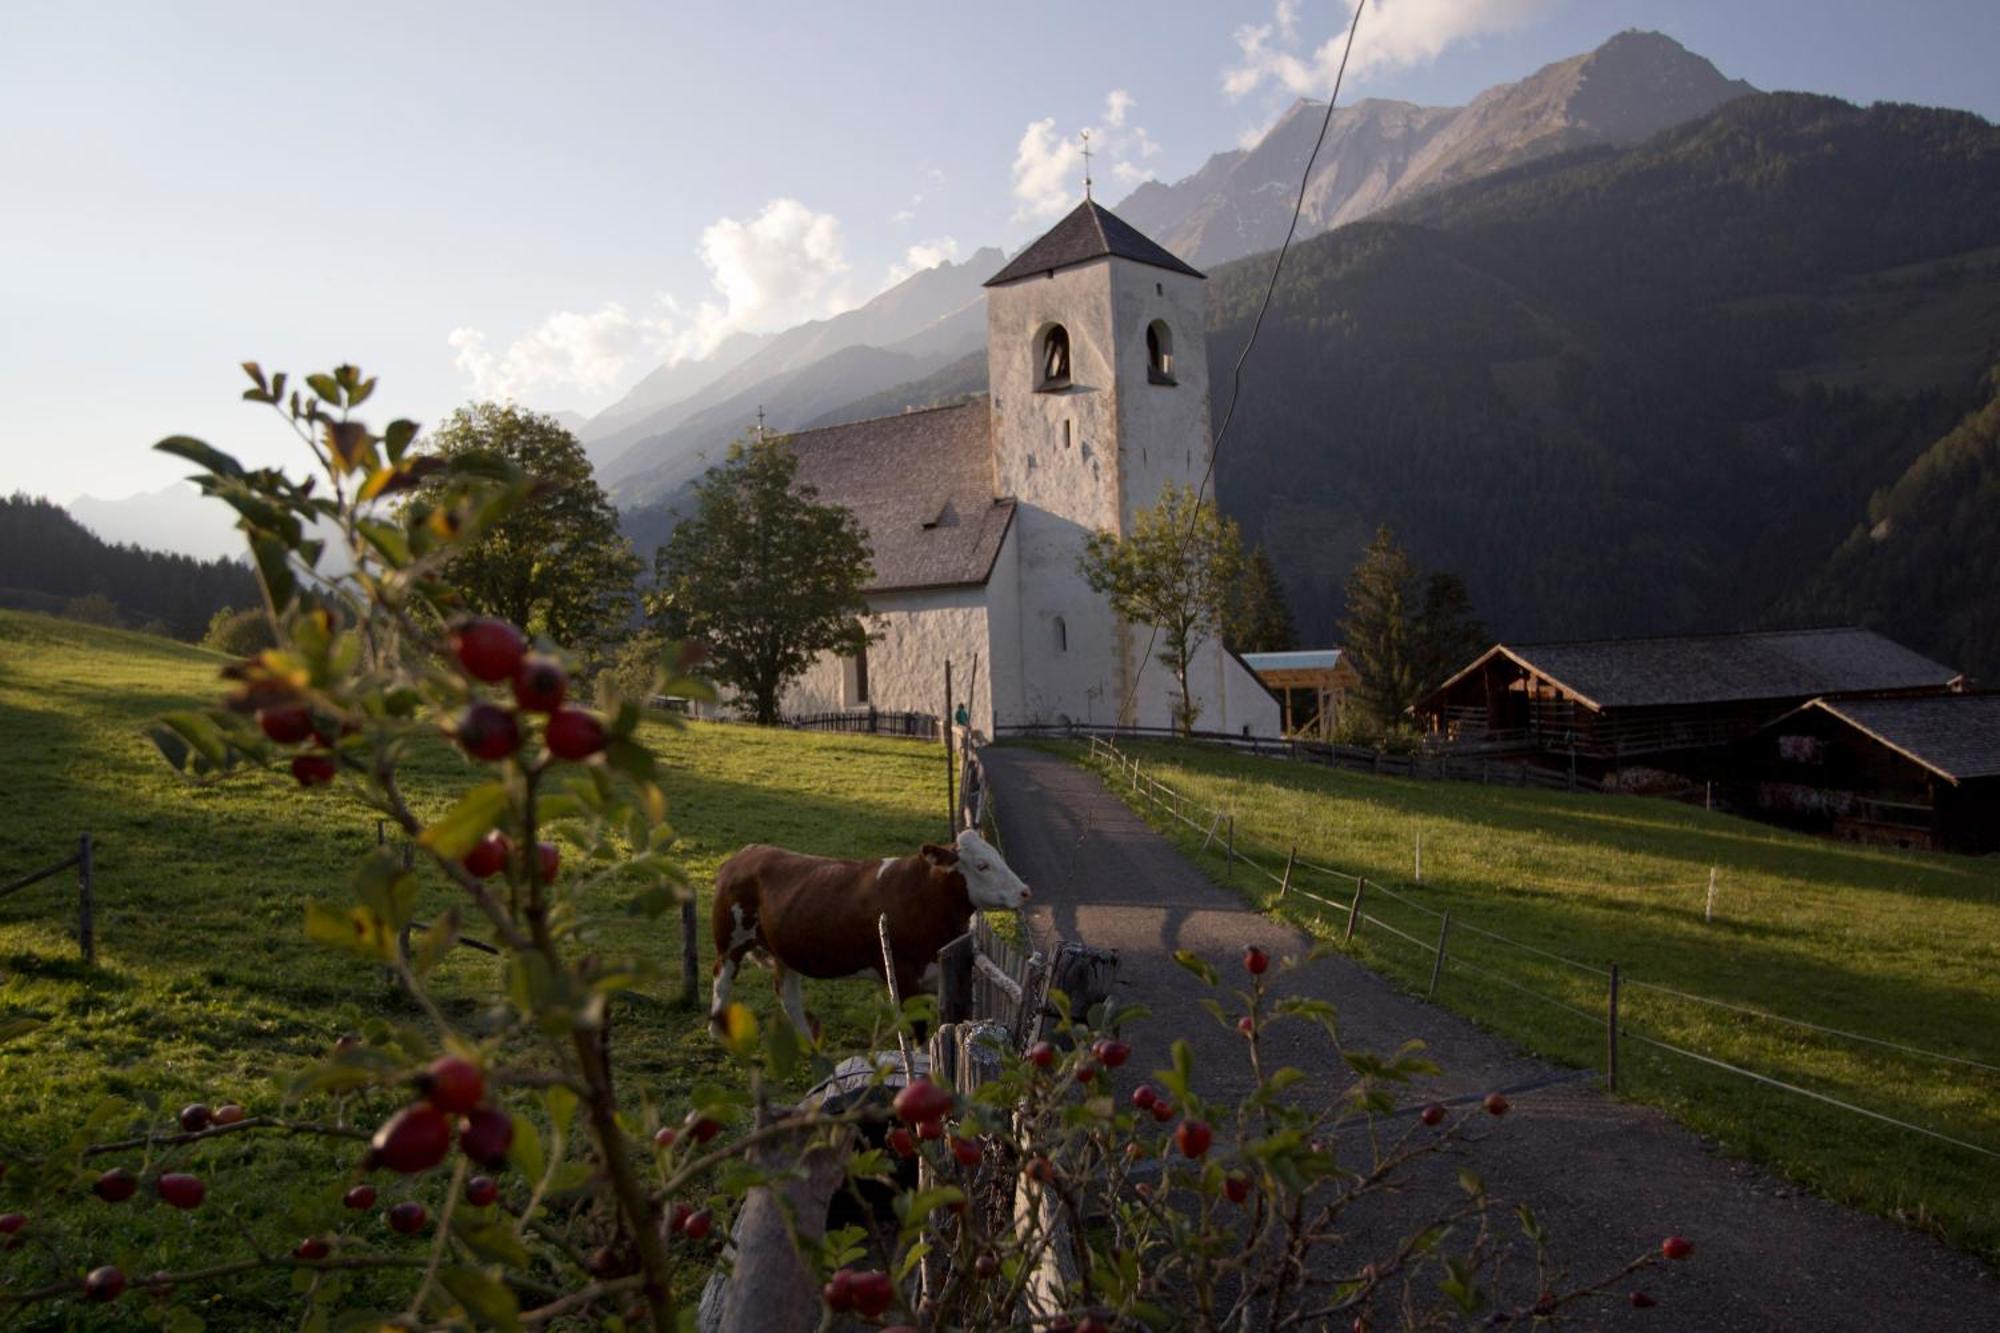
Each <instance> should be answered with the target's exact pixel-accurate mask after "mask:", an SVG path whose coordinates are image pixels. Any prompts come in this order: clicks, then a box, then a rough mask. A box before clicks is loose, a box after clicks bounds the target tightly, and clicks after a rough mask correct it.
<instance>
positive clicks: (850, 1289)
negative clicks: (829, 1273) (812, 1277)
mask: <svg viewBox="0 0 2000 1333" xmlns="http://www.w3.org/2000/svg"><path fill="white" fill-rule="evenodd" d="M819 1295H820V1299H821V1300H823V1301H825V1302H826V1308H827V1309H829V1310H832V1311H833V1312H834V1313H835V1314H846V1313H847V1312H848V1311H849V1310H852V1309H853V1308H854V1270H853V1269H851V1268H843V1269H841V1270H840V1271H839V1272H838V1273H835V1274H834V1275H833V1277H832V1278H831V1279H829V1280H828V1282H827V1284H826V1285H825V1286H823V1287H821V1288H820V1289H819Z"/></svg>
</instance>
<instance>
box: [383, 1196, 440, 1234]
mask: <svg viewBox="0 0 2000 1333" xmlns="http://www.w3.org/2000/svg"><path fill="white" fill-rule="evenodd" d="M388 1220H389V1229H390V1230H391V1231H393V1232H395V1233H396V1234H397V1235H399V1236H414V1235H416V1234H417V1233H418V1232H419V1231H422V1230H423V1229H424V1223H426V1222H428V1221H430V1220H431V1215H430V1211H429V1210H428V1209H426V1208H425V1207H424V1206H423V1205H422V1204H420V1203H418V1202H417V1201H416V1200H414V1199H405V1200H404V1201H403V1202H402V1203H399V1204H397V1205H396V1206H395V1207H394V1208H391V1209H390V1210H389V1218H388Z"/></svg>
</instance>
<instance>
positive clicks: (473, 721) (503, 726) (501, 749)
mask: <svg viewBox="0 0 2000 1333" xmlns="http://www.w3.org/2000/svg"><path fill="white" fill-rule="evenodd" d="M458 744H459V748H461V749H463V750H464V751H465V752H466V753H467V754H469V755H471V756H472V757H473V758H474V759H484V760H486V761H487V762H488V763H492V762H494V761H495V760H500V759H505V758H506V757H507V756H508V755H510V754H512V753H514V751H516V750H518V749H520V748H521V724H520V722H519V721H517V720H516V719H515V717H514V715H513V714H512V713H510V712H508V711H507V710H506V709H504V708H502V707H500V706H499V705H498V704H489V703H485V702H483V701H482V702H480V703H476V704H473V705H472V706H470V707H469V708H467V709H466V710H465V711H464V712H463V713H460V714H459V715H458Z"/></svg>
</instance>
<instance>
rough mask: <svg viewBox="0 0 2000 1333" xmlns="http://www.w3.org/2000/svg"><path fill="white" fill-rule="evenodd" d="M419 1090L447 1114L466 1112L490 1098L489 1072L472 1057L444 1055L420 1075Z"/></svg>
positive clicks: (432, 1062) (425, 1097)
mask: <svg viewBox="0 0 2000 1333" xmlns="http://www.w3.org/2000/svg"><path fill="white" fill-rule="evenodd" d="M417 1091H418V1092H420V1093H422V1094H423V1096H424V1100H425V1101H427V1102H429V1103H430V1104H431V1105H432V1106H435V1107H437V1109H438V1110H440V1111H443V1112H444V1113H445V1114H446V1115H463V1114H464V1113H465V1112H467V1111H470V1110H471V1109H472V1108H473V1107H475V1106H477V1105H479V1103H480V1102H482V1101H484V1100H485V1099H486V1074H485V1073H484V1071H482V1070H481V1069H480V1068H479V1066H478V1065H476V1064H474V1063H472V1061H470V1060H461V1059H460V1058H459V1057H457V1056H455V1055H441V1056H439V1057H438V1058H437V1059H435V1060H433V1061H431V1063H430V1067H429V1068H428V1069H426V1070H424V1072H423V1073H421V1074H419V1075H417Z"/></svg>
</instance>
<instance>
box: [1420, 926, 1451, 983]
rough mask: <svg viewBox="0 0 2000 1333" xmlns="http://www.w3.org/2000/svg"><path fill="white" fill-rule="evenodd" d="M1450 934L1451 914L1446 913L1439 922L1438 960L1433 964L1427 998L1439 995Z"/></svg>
mask: <svg viewBox="0 0 2000 1333" xmlns="http://www.w3.org/2000/svg"><path fill="white" fill-rule="evenodd" d="M1450 934H1451V913H1450V912H1446V913H1445V914H1444V919H1443V920H1442V921H1440V922H1438V942H1437V958H1436V960H1435V961H1433V962H1432V963H1431V988H1430V989H1429V990H1427V991H1425V992H1424V994H1425V995H1426V996H1432V995H1436V994H1437V990H1438V978H1439V977H1441V976H1443V975H1444V948H1445V937H1446V936H1448V935H1450Z"/></svg>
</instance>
